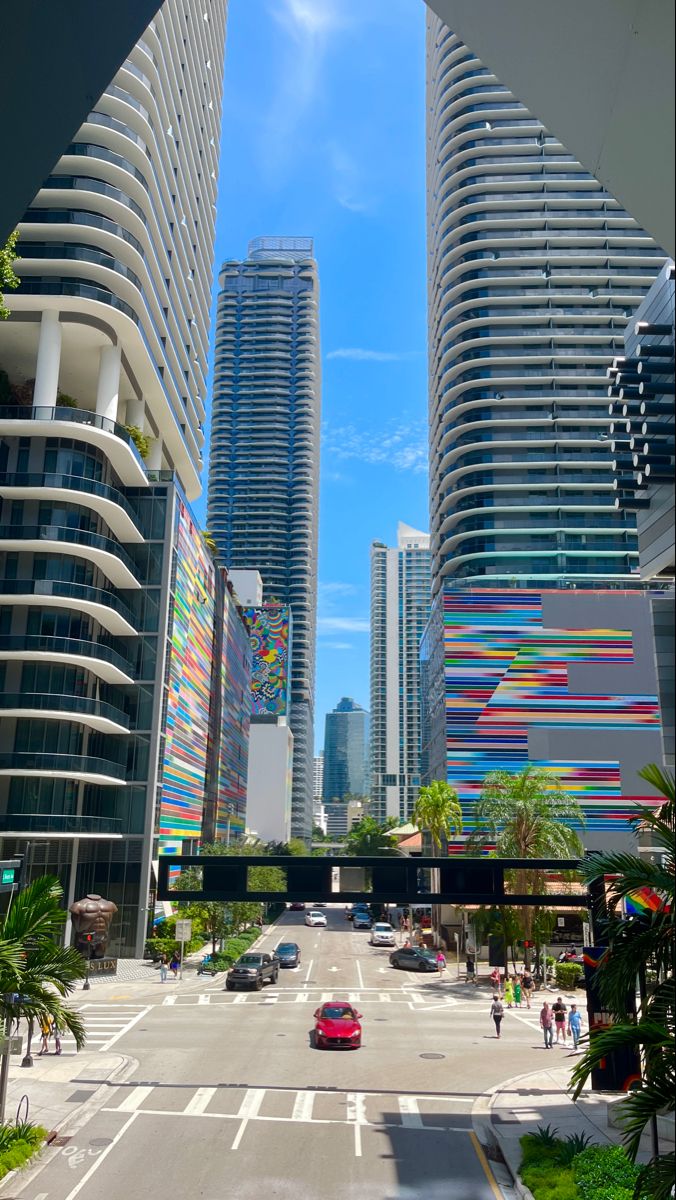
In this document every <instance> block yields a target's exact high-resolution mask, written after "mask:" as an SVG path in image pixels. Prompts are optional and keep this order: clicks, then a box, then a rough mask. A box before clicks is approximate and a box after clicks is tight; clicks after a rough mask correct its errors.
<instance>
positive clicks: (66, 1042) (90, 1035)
mask: <svg viewBox="0 0 676 1200" xmlns="http://www.w3.org/2000/svg"><path fill="white" fill-rule="evenodd" d="M150 1009H151V1005H148V1004H146V1005H142V1004H88V1003H85V1004H81V1005H80V1006H79V1007H78V1010H77V1011H78V1012H79V1014H80V1016H81V1017H82V1018H83V1020H84V1023H85V1029H86V1032H87V1042H86V1045H85V1049H86V1050H98V1051H100V1052H101V1053H105V1052H106V1051H108V1050H110V1049H112V1047H113V1046H114V1045H115V1043H116V1042H118V1041H119V1040H120V1038H122V1037H124V1036H125V1034H127V1033H129V1030H130V1029H133V1027H134V1025H136V1024H137V1023H138V1022H139V1021H140V1020H141V1019H142V1018H143V1017H144V1016H145V1015H146V1013H148V1012H150ZM61 1045H62V1047H63V1053H64V1054H76V1053H77V1051H76V1048H75V1040H74V1038H72V1037H71V1035H70V1034H69V1033H68V1032H66V1033H64V1035H63V1037H62V1039H61Z"/></svg>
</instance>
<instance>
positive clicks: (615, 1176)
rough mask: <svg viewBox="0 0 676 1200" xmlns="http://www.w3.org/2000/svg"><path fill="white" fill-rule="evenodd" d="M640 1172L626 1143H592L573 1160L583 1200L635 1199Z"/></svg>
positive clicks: (576, 1179)
mask: <svg viewBox="0 0 676 1200" xmlns="http://www.w3.org/2000/svg"><path fill="white" fill-rule="evenodd" d="M638 1173H639V1169H638V1167H635V1166H634V1164H633V1163H632V1162H630V1161H629V1159H628V1158H627V1154H626V1151H625V1150H624V1149H623V1147H622V1146H590V1147H589V1149H588V1150H583V1151H582V1153H581V1154H578V1155H577V1156H576V1158H575V1159H574V1160H573V1174H574V1176H575V1182H576V1183H577V1187H578V1191H579V1193H580V1196H581V1198H582V1200H632V1197H633V1195H634V1187H635V1184H636V1180H637V1179H638Z"/></svg>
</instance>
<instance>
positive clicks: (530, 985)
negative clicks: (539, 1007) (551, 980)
mask: <svg viewBox="0 0 676 1200" xmlns="http://www.w3.org/2000/svg"><path fill="white" fill-rule="evenodd" d="M521 987H522V990H523V994H524V997H525V1000H526V1008H530V998H531V996H532V994H533V989H534V987H535V984H534V982H533V976H532V975H531V973H530V971H529V970H528V968H526V970H525V971H524V973H523V979H522V980H521Z"/></svg>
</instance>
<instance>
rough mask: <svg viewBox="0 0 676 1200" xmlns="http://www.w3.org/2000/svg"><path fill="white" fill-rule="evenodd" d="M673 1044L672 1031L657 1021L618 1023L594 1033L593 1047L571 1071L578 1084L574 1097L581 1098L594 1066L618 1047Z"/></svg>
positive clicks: (572, 1081)
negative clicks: (670, 1032)
mask: <svg viewBox="0 0 676 1200" xmlns="http://www.w3.org/2000/svg"><path fill="white" fill-rule="evenodd" d="M670 1046H673V1038H672V1037H671V1035H670V1034H669V1031H668V1030H667V1029H665V1028H664V1026H663V1025H661V1024H660V1023H659V1022H657V1021H651V1020H650V1019H642V1020H640V1021H636V1022H635V1023H634V1022H629V1021H624V1022H619V1021H618V1022H617V1023H616V1024H614V1025H611V1026H609V1028H608V1029H604V1030H603V1031H598V1032H595V1033H593V1034H592V1035H591V1037H590V1041H589V1047H588V1049H587V1050H586V1051H585V1053H584V1055H583V1056H582V1058H581V1059H580V1061H579V1062H578V1063H576V1065H575V1066H574V1068H573V1070H572V1072H571V1077H570V1079H571V1084H572V1085H573V1086H574V1091H573V1099H574V1100H577V1098H578V1096H579V1095H580V1092H581V1091H582V1088H583V1087H584V1085H585V1083H586V1081H587V1079H588V1077H589V1075H590V1074H591V1072H592V1069H593V1068H595V1067H598V1066H600V1063H601V1060H602V1059H604V1058H607V1057H608V1056H609V1055H611V1054H612V1053H613V1052H614V1051H615V1050H625V1049H635V1050H636V1051H637V1052H639V1051H640V1050H642V1049H645V1048H647V1047H651V1048H652V1049H660V1050H668V1049H669V1048H670Z"/></svg>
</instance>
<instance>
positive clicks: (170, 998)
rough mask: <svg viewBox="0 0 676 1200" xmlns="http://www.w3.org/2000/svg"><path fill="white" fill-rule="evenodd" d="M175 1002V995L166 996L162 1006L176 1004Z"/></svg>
mask: <svg viewBox="0 0 676 1200" xmlns="http://www.w3.org/2000/svg"><path fill="white" fill-rule="evenodd" d="M175 1003H176V997H175V996H165V997H164V1000H163V1001H162V1008H166V1007H167V1006H168V1005H169V1004H175Z"/></svg>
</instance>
